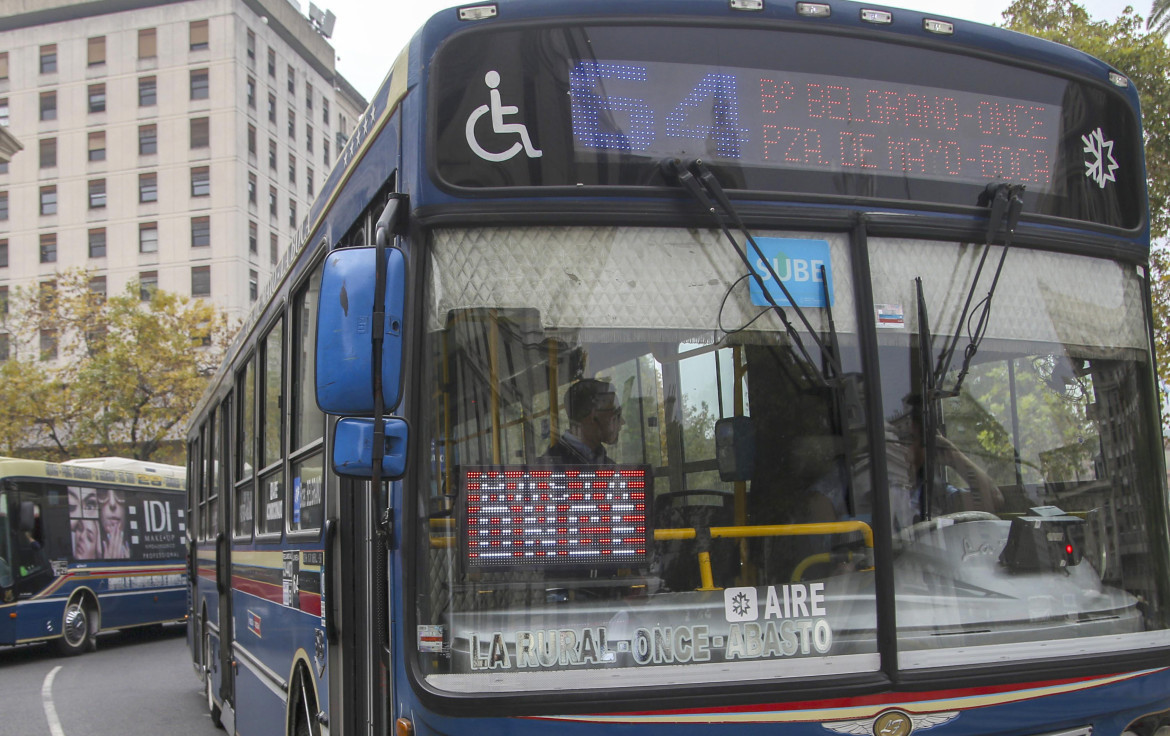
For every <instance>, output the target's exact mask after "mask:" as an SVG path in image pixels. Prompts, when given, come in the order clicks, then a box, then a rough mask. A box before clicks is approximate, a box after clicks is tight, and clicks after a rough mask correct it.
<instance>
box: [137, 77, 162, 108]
mask: <svg viewBox="0 0 1170 736" xmlns="http://www.w3.org/2000/svg"><path fill="white" fill-rule="evenodd" d="M156 104H158V80H157V79H156V78H155V77H141V78H139V80H138V106H139V107H154V106H155V105H156Z"/></svg>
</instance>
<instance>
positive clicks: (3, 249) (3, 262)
mask: <svg viewBox="0 0 1170 736" xmlns="http://www.w3.org/2000/svg"><path fill="white" fill-rule="evenodd" d="M0 268H8V239H7V238H5V239H2V240H0Z"/></svg>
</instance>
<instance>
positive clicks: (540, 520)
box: [460, 466, 651, 569]
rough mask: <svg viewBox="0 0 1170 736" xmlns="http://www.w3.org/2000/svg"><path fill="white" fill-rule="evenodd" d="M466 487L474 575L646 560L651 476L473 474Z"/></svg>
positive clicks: (467, 545) (464, 507)
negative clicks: (511, 569)
mask: <svg viewBox="0 0 1170 736" xmlns="http://www.w3.org/2000/svg"><path fill="white" fill-rule="evenodd" d="M460 481H461V485H462V489H461V491H462V492H461V493H460V500H461V506H460V512H461V513H460V521H461V522H462V524H461V535H460V536H461V538H462V540H463V544H464V549H465V555H466V556H465V562H466V564H467V567H468V568H469V569H492V568H507V567H517V566H521V567H548V566H554V565H573V566H586V567H597V566H602V565H611V564H612V565H623V566H629V565H636V564H641V563H643V562H645V561H646V560H647V550H648V549H649V545H648V540H649V538H650V534H651V532H650V531H649V527H648V524H647V514H646V498H647V494H648V489H647V473H646V469H645V468H641V467H629V466H625V467H622V466H614V467H606V468H600V467H599V468H589V467H586V468H579V467H573V468H563V467H551V466H549V467H533V468H529V467H517V468H499V467H493V468H488V467H470V468H464V469H463V470H462V471H461V473H460Z"/></svg>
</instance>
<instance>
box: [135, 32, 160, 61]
mask: <svg viewBox="0 0 1170 736" xmlns="http://www.w3.org/2000/svg"><path fill="white" fill-rule="evenodd" d="M157 39H158V33H157V32H156V31H155V29H153V28H140V29H138V58H139V59H153V58H155V57H156V56H158V40H157Z"/></svg>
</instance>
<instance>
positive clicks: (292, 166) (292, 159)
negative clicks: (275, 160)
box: [288, 153, 297, 184]
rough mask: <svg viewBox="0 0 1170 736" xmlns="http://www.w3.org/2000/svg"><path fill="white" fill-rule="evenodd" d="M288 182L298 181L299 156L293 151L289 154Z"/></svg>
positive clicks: (294, 182)
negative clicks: (293, 153)
mask: <svg viewBox="0 0 1170 736" xmlns="http://www.w3.org/2000/svg"><path fill="white" fill-rule="evenodd" d="M288 183H289V184H296V183H297V157H296V156H294V155H292V154H291V153H290V154H289V155H288Z"/></svg>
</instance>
